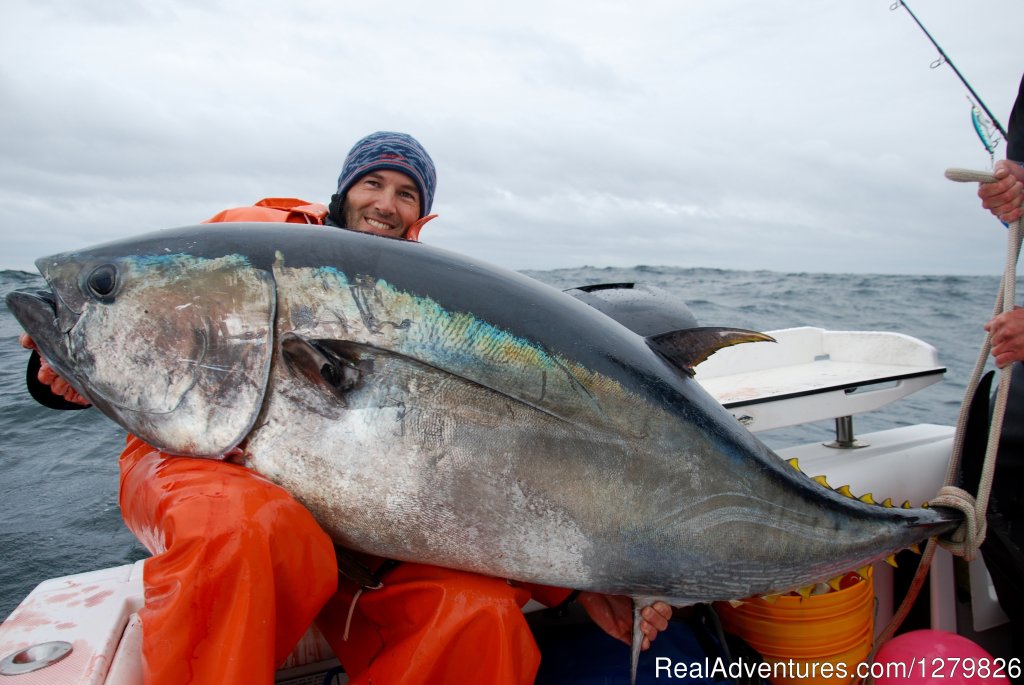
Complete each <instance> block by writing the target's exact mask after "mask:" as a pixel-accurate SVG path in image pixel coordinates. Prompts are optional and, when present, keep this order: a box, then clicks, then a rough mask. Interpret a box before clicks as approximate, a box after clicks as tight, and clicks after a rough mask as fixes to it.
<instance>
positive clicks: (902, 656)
mask: <svg viewBox="0 0 1024 685" xmlns="http://www.w3.org/2000/svg"><path fill="white" fill-rule="evenodd" d="M1021 667H1022V664H1021V661H1020V659H1002V658H996V657H993V656H992V655H991V654H989V653H988V652H986V651H985V650H984V649H982V648H981V647H979V646H978V645H977V644H975V643H974V642H972V641H970V640H968V639H967V638H966V637H963V636H962V635H957V634H956V633H950V632H947V631H944V630H914V631H911V632H909V633H904V634H902V635H898V636H896V637H894V638H893V639H891V640H889V641H888V642H886V643H885V644H884V645H882V648H881V649H879V650H878V654H877V655H876V656H875V662H874V663H873V664H871V674H872V675H873V676H874V678H875V685H940V684H941V685H961V684H962V683H991V684H992V685H997V684H998V685H1002V684H1005V685H1009V683H1010V680H1009V678H1008V677H1007V673H1008V672H1011V671H1010V669H1011V668H1015V669H1017V670H1019V669H1020V668H1021ZM1012 672H1016V670H1014V671H1012Z"/></svg>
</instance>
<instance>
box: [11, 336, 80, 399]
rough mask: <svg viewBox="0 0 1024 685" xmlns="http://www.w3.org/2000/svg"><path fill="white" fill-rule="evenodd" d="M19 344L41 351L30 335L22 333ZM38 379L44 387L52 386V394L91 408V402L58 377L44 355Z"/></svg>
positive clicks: (40, 357)
mask: <svg viewBox="0 0 1024 685" xmlns="http://www.w3.org/2000/svg"><path fill="white" fill-rule="evenodd" d="M18 342H20V343H21V346H22V347H24V348H25V349H26V350H36V351H38V350H39V348H38V347H36V342H35V340H33V339H32V338H31V336H29V334H28V333H22V334H21V335H20V336H19V337H18ZM36 378H38V379H39V382H40V383H42V384H43V385H48V386H50V392H52V393H53V394H54V395H58V396H60V397H63V398H64V399H65V400H67V401H68V402H73V403H75V404H80V405H82V406H83V407H88V406H89V400H87V399H85V398H84V397H82V396H81V395H80V394H78V391H77V390H75V389H74V388H72V387H71V384H70V383H68V382H67V381H66V380H64V379H63V378H61V377H60V376H59V375H57V372H56V371H54V370H53V367H52V366H50V364H49V363H48V362H47V361H46V359H44V358H43V356H42V355H39V373H37V374H36Z"/></svg>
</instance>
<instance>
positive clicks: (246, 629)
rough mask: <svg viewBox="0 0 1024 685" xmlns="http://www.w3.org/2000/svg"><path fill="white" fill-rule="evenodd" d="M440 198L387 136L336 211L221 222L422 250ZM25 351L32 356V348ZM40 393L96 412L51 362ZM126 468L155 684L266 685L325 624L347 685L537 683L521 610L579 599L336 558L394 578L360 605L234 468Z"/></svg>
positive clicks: (619, 605)
mask: <svg viewBox="0 0 1024 685" xmlns="http://www.w3.org/2000/svg"><path fill="white" fill-rule="evenodd" d="M435 187H436V174H435V171H434V164H433V161H432V160H431V158H430V156H429V155H428V154H427V152H426V150H424V149H423V147H422V146H421V145H420V144H419V142H417V141H416V140H415V139H414V138H412V137H411V136H408V135H406V134H402V133H391V132H378V133H374V134H371V135H369V136H367V137H365V138H363V139H362V140H360V141H359V142H357V143H356V144H355V146H354V147H353V148H352V150H351V151H350V152H349V154H348V156H347V157H346V159H345V163H344V166H343V168H342V171H341V175H340V176H339V178H338V189H337V192H336V193H335V195H334V196H333V197H332V199H331V202H330V206H329V207H324V206H323V205H319V204H311V203H307V202H304V201H302V200H294V199H267V200H262V201H261V202H259V203H257V205H255V206H253V207H242V208H236V209H230V210H225V211H224V212H221V213H220V214H217V215H216V216H214V217H213V218H211V219H210V220H209V221H210V222H220V221H281V222H292V223H313V224H321V223H324V224H326V225H328V226H334V227H339V228H347V229H350V230H356V231H360V232H364V233H372V234H375V235H380V236H385V237H389V238H396V239H407V240H415V239H417V237H418V235H419V231H420V229H421V228H422V227H423V225H424V224H425V223H426V222H427V221H429V220H430V219H432V218H433V215H431V214H430V213H429V212H430V209H431V206H432V204H433V198H434V190H435ZM282 230H286V229H282ZM23 344H25V345H26V346H27V347H32V342H31V340H29V339H28V338H27V336H26V337H23ZM39 380H40V381H41V382H42V383H45V384H49V385H50V386H51V388H52V390H53V392H54V393H56V394H59V395H61V396H62V397H63V398H64V399H66V400H70V401H80V402H81V401H84V400H83V399H82V398H81V397H80V396H78V394H77V393H76V392H75V391H74V389H73V388H71V387H70V386H68V385H67V383H65V382H64V381H63V379H60V378H59V377H57V376H56V374H54V373H53V371H52V369H50V368H49V366H48V365H47V364H45V362H44V363H42V364H41V368H40V372H39ZM120 467H121V493H120V504H121V510H122V515H123V516H124V519H125V523H126V524H127V525H128V527H129V528H130V529H131V530H132V531H133V532H134V533H135V535H136V536H137V537H138V538H139V539H140V540H141V541H142V542H143V544H145V545H146V547H147V548H148V549H149V550H150V552H152V554H153V556H152V557H151V558H150V559H148V560H147V561H146V564H145V567H144V574H143V575H144V578H143V581H144V585H145V607H144V608H143V609H142V610H141V611H140V616H141V618H142V626H143V646H142V652H143V660H144V667H145V676H144V680H145V682H146V683H147V684H148V685H152V684H155V683H159V684H163V683H168V684H171V683H174V684H178V683H185V682H192V683H207V682H209V683H213V682H216V683H270V682H272V680H273V672H274V669H275V668H276V666H277V665H278V664H280V663H281V661H283V659H284V658H285V656H287V654H288V653H289V652H290V651H291V649H292V648H293V646H294V645H295V643H296V641H297V640H298V639H299V637H301V635H302V633H303V632H304V631H305V630H306V629H307V627H308V626H309V625H310V624H311V623H312V622H313V620H314V618H316V623H317V625H318V627H319V628H320V630H321V631H322V632H323V634H324V636H325V637H326V638H327V640H328V642H329V643H330V644H331V646H332V648H333V649H334V651H335V653H336V654H337V655H338V657H339V659H340V660H341V663H342V664H343V666H344V667H345V670H346V672H347V673H348V674H349V677H350V681H349V682H350V683H360V684H363V683H365V684H369V683H371V682H372V683H403V684H409V683H458V682H480V683H508V684H509V685H512V684H520V683H522V684H525V683H531V682H533V679H534V675H535V674H536V671H537V667H538V664H539V653H538V650H537V647H536V643H535V642H534V640H533V637H532V635H531V634H530V632H529V628H528V627H527V625H526V622H525V619H524V617H523V614H522V611H521V607H522V606H523V605H524V604H525V603H526V602H527V601H528V600H529V599H530V598H531V597H536V598H538V599H539V600H540V601H542V602H543V603H546V604H552V603H558V602H560V601H562V600H563V599H564V598H566V597H567V596H568V595H569V594H570V593H569V591H568V590H558V589H555V588H540V587H533V586H526V585H517V584H512V583H509V582H507V581H506V580H504V579H500V578H489V577H485V576H480V575H477V574H473V573H466V572H461V571H454V570H451V569H444V568H438V567H432V566H425V565H422V564H415V563H410V562H406V563H401V564H397V565H394V564H392V563H390V562H386V561H385V560H381V559H375V558H372V557H368V556H366V555H356V554H354V553H352V552H348V551H344V550H338V554H339V555H340V556H341V557H343V561H344V562H345V566H346V567H350V568H351V567H354V568H356V569H357V570H358V571H360V573H361V572H363V571H365V572H366V573H374V574H376V575H377V577H379V578H380V579H381V580H382V582H383V587H382V588H380V589H375V590H367V591H365V592H364V591H362V590H361V589H360V587H359V586H358V585H356V584H354V583H353V582H351V581H349V580H347V579H342V580H341V581H340V582H339V579H338V566H339V564H338V562H339V558H338V557H336V554H335V549H334V547H333V544H332V543H331V541H330V539H329V538H328V537H327V535H326V534H325V533H324V532H323V531H322V530H320V528H319V526H318V525H317V524H316V522H315V521H313V519H312V517H311V516H310V514H309V513H308V512H307V511H306V510H305V509H304V508H303V507H302V506H301V505H299V504H298V503H297V502H296V501H295V500H294V499H292V498H291V496H290V495H289V494H288V493H287V492H285V491H284V490H282V489H281V488H279V487H277V486H276V485H274V484H272V483H270V482H269V481H267V480H265V479H264V478H262V477H261V476H259V475H257V474H255V473H253V472H251V471H249V470H247V469H245V468H244V467H241V466H239V465H236V464H233V463H231V462H230V461H229V459H225V460H224V461H217V460H202V459H190V458H184V457H174V456H172V455H168V454H163V453H160V452H158V451H157V450H155V449H154V448H152V447H150V446H149V445H146V444H145V443H144V442H142V440H140V439H139V438H137V437H134V436H129V437H128V445H127V447H126V449H125V451H124V453H123V454H122V456H121V460H120ZM579 601H580V602H581V603H582V604H583V605H584V607H586V608H587V611H588V613H589V614H590V615H591V617H592V618H594V620H595V621H596V622H597V623H598V624H599V625H600V626H601V627H602V628H603V629H605V630H606V631H607V632H608V633H609V634H611V635H613V636H615V637H618V638H619V639H622V640H623V641H626V642H628V641H629V636H630V631H631V621H632V618H631V605H630V602H629V600H628V599H626V598H622V597H609V596H606V595H598V594H595V593H586V592H585V593H580V595H579ZM321 609H322V610H321ZM318 613H319V616H317V615H318ZM643 615H644V618H645V619H646V620H645V621H644V622H643V625H642V628H643V630H644V634H645V640H644V644H645V647H646V645H649V642H650V640H653V639H654V638H655V637H656V635H657V633H658V631H659V630H664V629H665V628H666V627H667V625H668V618H669V617H670V615H671V609H670V607H668V605H666V604H664V603H663V602H659V603H657V604H656V605H655V606H654V607H647V608H645V609H644V614H643Z"/></svg>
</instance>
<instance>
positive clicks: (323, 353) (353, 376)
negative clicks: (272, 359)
mask: <svg viewBox="0 0 1024 685" xmlns="http://www.w3.org/2000/svg"><path fill="white" fill-rule="evenodd" d="M281 356H282V359H284V362H285V364H286V365H287V366H288V368H289V369H290V370H291V371H292V372H294V373H297V374H298V375H300V376H303V377H305V378H306V380H308V381H309V382H310V383H312V384H313V385H316V386H319V387H323V388H326V389H327V390H329V391H330V392H331V394H333V395H334V396H335V397H336V398H338V400H339V401H341V402H342V403H343V404H344V402H345V394H346V393H348V392H349V391H350V390H352V389H353V388H356V387H358V385H359V382H360V380H361V379H362V378H363V375H364V374H365V373H366V372H367V371H368V370H372V369H369V368H368V367H367V365H371V366H372V360H368V359H364V358H361V357H360V355H359V354H358V350H355V349H353V350H348V349H347V348H346V347H345V345H344V343H340V342H338V341H332V340H310V339H308V338H305V337H303V336H301V335H298V334H296V333H290V332H289V333H284V334H283V335H282V336H281Z"/></svg>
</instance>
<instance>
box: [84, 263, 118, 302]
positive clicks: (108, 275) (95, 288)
mask: <svg viewBox="0 0 1024 685" xmlns="http://www.w3.org/2000/svg"><path fill="white" fill-rule="evenodd" d="M86 284H87V285H88V286H89V291H90V292H91V293H92V294H93V295H95V296H96V297H98V298H100V299H104V298H108V297H110V295H111V294H113V292H114V288H115V287H117V268H116V267H115V266H114V265H113V264H104V265H103V266H98V267H96V268H95V269H93V270H92V273H91V274H89V278H87V279H86Z"/></svg>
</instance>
